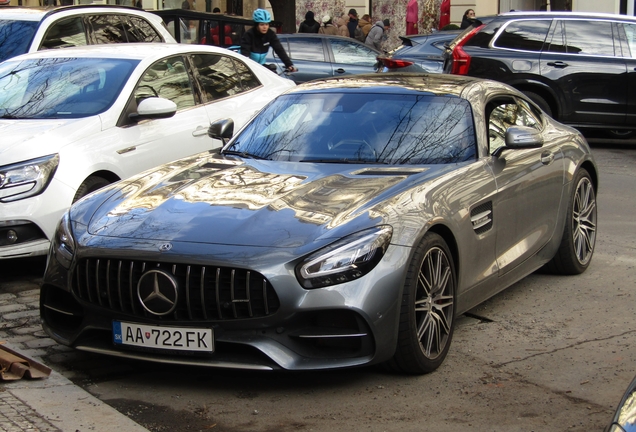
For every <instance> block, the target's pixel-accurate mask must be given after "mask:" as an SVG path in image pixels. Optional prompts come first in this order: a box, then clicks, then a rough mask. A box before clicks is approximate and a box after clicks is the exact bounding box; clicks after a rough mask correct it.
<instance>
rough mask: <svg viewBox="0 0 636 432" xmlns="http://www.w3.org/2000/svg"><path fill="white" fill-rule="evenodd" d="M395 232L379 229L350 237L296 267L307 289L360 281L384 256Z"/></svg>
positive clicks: (298, 276) (390, 229)
mask: <svg viewBox="0 0 636 432" xmlns="http://www.w3.org/2000/svg"><path fill="white" fill-rule="evenodd" d="M392 234H393V229H392V228H391V227H390V226H387V225H385V226H380V227H375V228H372V229H369V230H365V231H361V232H359V233H356V234H352V235H350V236H347V237H345V238H343V239H341V240H338V241H337V242H335V243H332V244H330V245H329V246H327V247H325V248H323V249H320V250H319V251H317V252H314V253H313V254H311V255H310V256H308V257H307V258H305V259H304V260H303V261H302V262H301V263H300V264H299V265H298V266H297V267H296V277H297V278H298V281H299V282H300V284H301V285H302V286H303V287H305V288H321V287H325V286H329V285H336V284H340V283H344V282H349V281H351V280H355V279H358V278H360V277H362V276H364V275H365V274H367V273H368V272H370V271H371V270H372V269H373V268H374V267H375V266H376V264H377V263H378V262H380V260H381V259H382V257H383V256H384V252H385V251H386V248H387V247H388V246H389V243H390V241H391V236H392Z"/></svg>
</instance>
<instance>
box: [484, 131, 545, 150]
mask: <svg viewBox="0 0 636 432" xmlns="http://www.w3.org/2000/svg"><path fill="white" fill-rule="evenodd" d="M504 141H505V143H506V145H505V146H503V147H499V148H498V149H497V150H495V151H494V152H493V156H495V157H499V156H500V155H501V153H503V151H504V150H518V149H529V148H540V147H542V146H543V136H542V135H541V132H539V131H538V130H536V129H533V128H531V127H527V126H511V127H509V128H508V129H506V135H505V137H504Z"/></svg>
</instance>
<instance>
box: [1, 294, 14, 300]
mask: <svg viewBox="0 0 636 432" xmlns="http://www.w3.org/2000/svg"><path fill="white" fill-rule="evenodd" d="M14 298H16V296H15V294H11V293H2V294H0V301H8V300H12V299H14Z"/></svg>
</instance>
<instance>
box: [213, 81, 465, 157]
mask: <svg viewBox="0 0 636 432" xmlns="http://www.w3.org/2000/svg"><path fill="white" fill-rule="evenodd" d="M223 153H226V154H238V155H239V156H244V157H254V158H259V159H269V160H277V161H299V162H333V163H369V164H377V163H379V164H441V163H457V162H462V161H466V160H471V159H475V155H476V147H475V131H474V126H473V117H472V111H471V108H470V105H469V103H468V102H467V101H466V100H464V99H460V98H458V97H452V96H433V95H428V94H427V95H414V94H408V95H402V94H397V95H396V94H376V93H320V94H290V95H283V96H280V97H279V98H278V99H276V100H275V101H274V102H273V103H271V104H270V105H268V106H267V107H266V108H265V109H264V110H263V111H262V112H261V113H260V114H259V115H258V116H257V117H256V118H255V119H254V121H252V122H251V123H250V124H249V125H248V126H247V127H246V128H245V129H244V130H243V131H242V133H241V134H240V135H238V136H237V137H236V138H235V139H234V140H233V141H232V142H231V143H230V145H229V146H228V147H227V148H225V149H224V150H223Z"/></svg>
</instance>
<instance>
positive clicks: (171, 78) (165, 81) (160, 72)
mask: <svg viewBox="0 0 636 432" xmlns="http://www.w3.org/2000/svg"><path fill="white" fill-rule="evenodd" d="M183 60H184V59H183V57H181V56H175V57H170V58H167V59H163V60H159V61H158V62H156V63H155V64H153V65H152V66H150V67H149V68H148V70H146V73H145V74H144V75H143V76H142V77H141V80H140V81H139V83H138V84H137V87H136V88H135V92H134V96H135V101H136V102H137V103H139V102H141V101H142V100H143V99H145V98H148V97H153V96H155V97H162V98H166V99H170V100H171V101H173V102H174V103H176V104H177V109H184V108H189V107H192V106H194V105H195V101H194V93H193V90H192V83H191V82H190V77H189V76H188V73H187V71H186V68H185V63H184V61H183Z"/></svg>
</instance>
